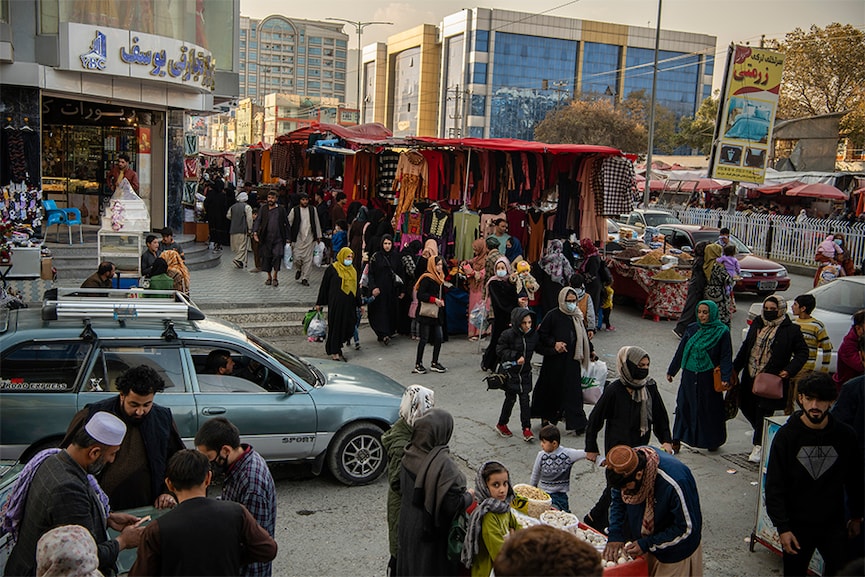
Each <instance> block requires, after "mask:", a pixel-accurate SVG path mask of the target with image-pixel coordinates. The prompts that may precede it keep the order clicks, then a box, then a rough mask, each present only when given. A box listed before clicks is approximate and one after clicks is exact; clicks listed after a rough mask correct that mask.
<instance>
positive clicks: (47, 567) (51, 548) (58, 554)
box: [36, 525, 102, 577]
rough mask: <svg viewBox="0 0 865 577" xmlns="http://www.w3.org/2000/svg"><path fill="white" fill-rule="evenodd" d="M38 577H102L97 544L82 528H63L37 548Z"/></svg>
mask: <svg viewBox="0 0 865 577" xmlns="http://www.w3.org/2000/svg"><path fill="white" fill-rule="evenodd" d="M36 576H37V577H102V573H100V572H99V556H98V553H97V551H96V541H94V540H93V536H92V535H91V534H90V531H88V530H87V529H85V528H84V527H82V526H81V525H61V526H60V527H55V528H54V529H51V530H50V531H48V532H47V533H45V534H44V535H43V536H42V537H40V538H39V542H38V543H37V545H36Z"/></svg>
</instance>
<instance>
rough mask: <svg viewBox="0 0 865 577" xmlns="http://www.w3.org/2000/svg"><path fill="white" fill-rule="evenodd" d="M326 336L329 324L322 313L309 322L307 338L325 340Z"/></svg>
mask: <svg viewBox="0 0 865 577" xmlns="http://www.w3.org/2000/svg"><path fill="white" fill-rule="evenodd" d="M325 335H327V322H326V321H325V320H324V317H323V316H321V313H317V314H316V316H315V317H313V319H312V320H311V321H309V327H308V328H307V329H306V336H307V337H308V338H310V339H324V337H325Z"/></svg>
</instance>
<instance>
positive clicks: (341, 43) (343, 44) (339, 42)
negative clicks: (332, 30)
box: [336, 40, 348, 48]
mask: <svg viewBox="0 0 865 577" xmlns="http://www.w3.org/2000/svg"><path fill="white" fill-rule="evenodd" d="M336 45H337V46H338V47H339V48H348V42H347V41H345V40H337V41H336Z"/></svg>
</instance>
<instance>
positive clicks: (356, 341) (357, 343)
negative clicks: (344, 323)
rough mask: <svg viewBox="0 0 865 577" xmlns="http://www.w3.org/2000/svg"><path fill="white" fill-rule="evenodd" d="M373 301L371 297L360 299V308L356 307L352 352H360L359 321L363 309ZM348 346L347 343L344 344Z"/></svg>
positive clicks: (373, 298)
mask: <svg viewBox="0 0 865 577" xmlns="http://www.w3.org/2000/svg"><path fill="white" fill-rule="evenodd" d="M374 300H375V297H374V296H372V295H369V296H363V295H361V297H360V304H361V306H359V307H357V320H356V321H355V323H354V350H356V351H359V350H360V321H361V319H362V318H363V307H364V306H366V305H368V304H369V303H371V302H372V301H374ZM345 344H346V346H348V344H349V343H348V342H346V343H345Z"/></svg>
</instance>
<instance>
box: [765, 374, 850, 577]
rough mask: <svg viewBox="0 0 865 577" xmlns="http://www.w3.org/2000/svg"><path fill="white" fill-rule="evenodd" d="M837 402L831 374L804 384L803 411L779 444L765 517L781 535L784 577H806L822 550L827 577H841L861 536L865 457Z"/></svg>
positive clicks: (768, 472)
mask: <svg viewBox="0 0 865 577" xmlns="http://www.w3.org/2000/svg"><path fill="white" fill-rule="evenodd" d="M836 397H837V393H836V391H835V385H834V384H833V382H832V378H831V377H830V376H829V375H828V374H826V373H823V372H811V373H808V374H806V375H805V376H803V377H802V378H801V379H800V380H799V383H798V394H797V396H796V402H797V403H799V406H800V407H801V409H802V410H800V411H796V412H795V413H793V414H792V415H791V416H790V419H789V420H788V421H787V423H785V424H784V426H782V427H781V428H780V429H779V430H778V432H777V433H776V434H775V438H774V440H773V441H772V450H771V452H770V453H769V462H768V465H767V467H766V512H767V513H768V514H769V518H770V519H771V520H772V523H773V524H774V525H775V527H776V528H777V529H778V534H779V536H780V541H781V548H782V549H783V555H784V575H806V574H807V570H808V564H809V562H810V561H811V556H812V555H813V554H814V550H815V549H816V550H818V551H820V555H822V556H823V561H824V562H825V564H826V565H825V570H824V571H823V574H824V575H835V574H836V573H837V571H838V570H839V569H840V568H841V567H843V566H844V563H845V559H844V546H845V543H846V540H847V537H848V536H849V537H855V536H857V535H858V534H859V533H860V532H861V530H862V517H861V515H862V507H863V483H865V480H863V471H862V468H863V463H862V455H861V454H860V453H859V450H858V442H857V440H856V434H855V433H854V432H853V429H851V428H850V427H849V426H847V425H845V424H844V423H842V422H840V421H839V420H838V419H837V418H836V417H835V416H834V415H833V414H831V413H830V412H829V407H830V406H831V405H832V402H833V401H834V400H835V398H836ZM845 494H846V499H847V510H849V511H853V512H854V518H851V519H847V515H846V514H845V507H844V504H845V503H844V501H845Z"/></svg>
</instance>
